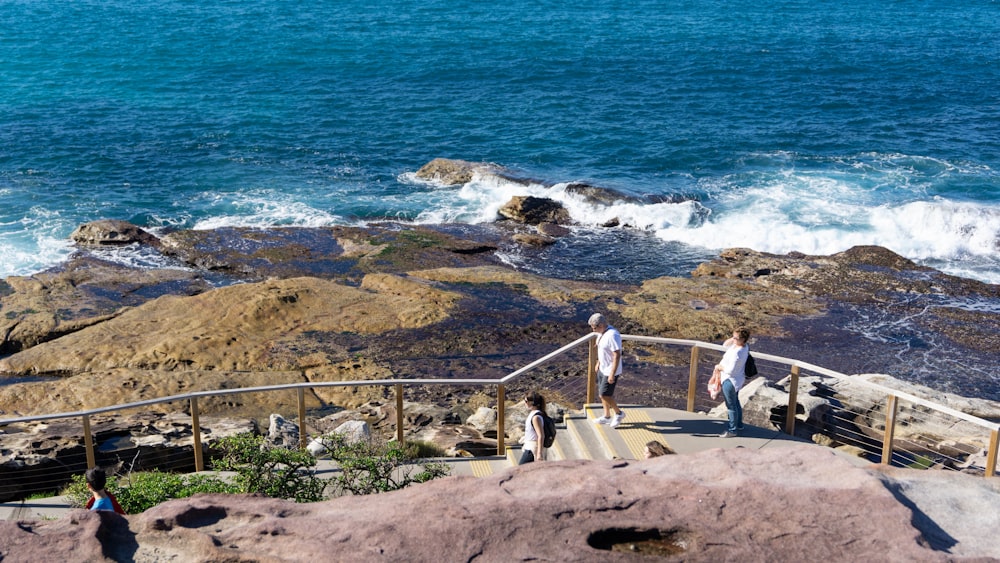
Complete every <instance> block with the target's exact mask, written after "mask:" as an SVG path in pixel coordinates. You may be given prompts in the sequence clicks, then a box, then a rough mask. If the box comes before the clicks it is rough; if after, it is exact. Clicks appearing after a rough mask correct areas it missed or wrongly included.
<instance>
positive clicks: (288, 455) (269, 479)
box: [213, 433, 327, 502]
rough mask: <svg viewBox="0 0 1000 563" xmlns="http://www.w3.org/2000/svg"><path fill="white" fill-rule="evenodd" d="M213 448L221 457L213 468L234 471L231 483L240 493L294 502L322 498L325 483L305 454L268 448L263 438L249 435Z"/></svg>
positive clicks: (226, 439)
mask: <svg viewBox="0 0 1000 563" xmlns="http://www.w3.org/2000/svg"><path fill="white" fill-rule="evenodd" d="M216 448H218V449H219V450H220V451H221V452H222V457H221V458H220V459H217V460H216V461H215V462H214V464H213V465H214V468H215V469H217V470H221V471H235V472H236V476H235V478H234V481H235V483H236V484H237V485H238V486H239V488H240V491H241V492H245V493H261V494H264V495H267V496H269V497H274V498H284V499H292V500H294V501H295V502H315V501H318V500H323V498H324V495H323V492H324V490H325V489H326V485H327V483H326V482H325V481H324V480H323V479H321V478H320V477H319V476H318V475H317V474H316V470H315V469H314V467H315V466H316V459H315V458H314V457H313V456H312V455H311V454H310V453H309V452H307V451H303V450H288V449H285V448H277V447H271V446H268V445H266V444H265V443H264V437H263V436H257V435H254V434H250V433H244V434H238V435H236V436H229V437H226V438H223V439H222V440H219V442H218V443H217V444H216Z"/></svg>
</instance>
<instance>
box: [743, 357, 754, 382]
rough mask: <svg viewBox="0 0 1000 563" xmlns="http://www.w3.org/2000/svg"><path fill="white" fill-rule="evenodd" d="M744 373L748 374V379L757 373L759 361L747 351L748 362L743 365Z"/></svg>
mask: <svg viewBox="0 0 1000 563" xmlns="http://www.w3.org/2000/svg"><path fill="white" fill-rule="evenodd" d="M743 373H745V374H746V376H747V379H750V378H751V377H753V376H755V375H757V362H756V361H754V359H753V356H752V355H750V353H747V363H746V365H745V366H743Z"/></svg>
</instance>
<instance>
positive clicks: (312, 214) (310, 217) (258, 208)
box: [192, 195, 345, 230]
mask: <svg viewBox="0 0 1000 563" xmlns="http://www.w3.org/2000/svg"><path fill="white" fill-rule="evenodd" d="M219 197H220V198H221V197H222V196H219ZM227 205H228V207H231V208H232V212H229V213H223V214H220V215H215V216H212V217H208V218H205V219H201V220H199V221H197V222H196V223H195V224H194V226H193V227H192V229H194V230H209V229H218V228H221V227H261V228H263V227H278V226H285V227H327V226H331V225H342V224H344V223H345V220H344V219H343V218H342V217H340V216H338V215H335V214H332V213H329V212H327V211H323V210H321V209H316V208H315V207H312V206H309V205H307V204H305V203H302V202H297V201H281V200H279V199H274V198H272V197H269V196H268V195H245V196H239V197H237V198H236V199H235V200H234V201H232V202H227Z"/></svg>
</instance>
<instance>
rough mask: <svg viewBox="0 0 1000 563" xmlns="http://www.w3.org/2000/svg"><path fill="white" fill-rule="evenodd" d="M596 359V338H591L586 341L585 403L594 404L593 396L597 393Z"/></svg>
mask: <svg viewBox="0 0 1000 563" xmlns="http://www.w3.org/2000/svg"><path fill="white" fill-rule="evenodd" d="M596 360H597V340H596V339H594V338H591V339H590V341H589V342H588V343H587V404H588V405H592V404H594V396H595V395H596V394H597V392H596V389H597V371H596V370H595V369H594V363H595V362H596Z"/></svg>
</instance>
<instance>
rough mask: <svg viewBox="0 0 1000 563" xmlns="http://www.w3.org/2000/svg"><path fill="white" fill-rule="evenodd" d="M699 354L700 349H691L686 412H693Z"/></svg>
mask: <svg viewBox="0 0 1000 563" xmlns="http://www.w3.org/2000/svg"><path fill="white" fill-rule="evenodd" d="M700 354H701V348H698V347H697V346H692V347H691V366H690V369H689V370H688V402H687V410H688V412H694V399H695V397H697V396H698V357H699V356H700Z"/></svg>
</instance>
